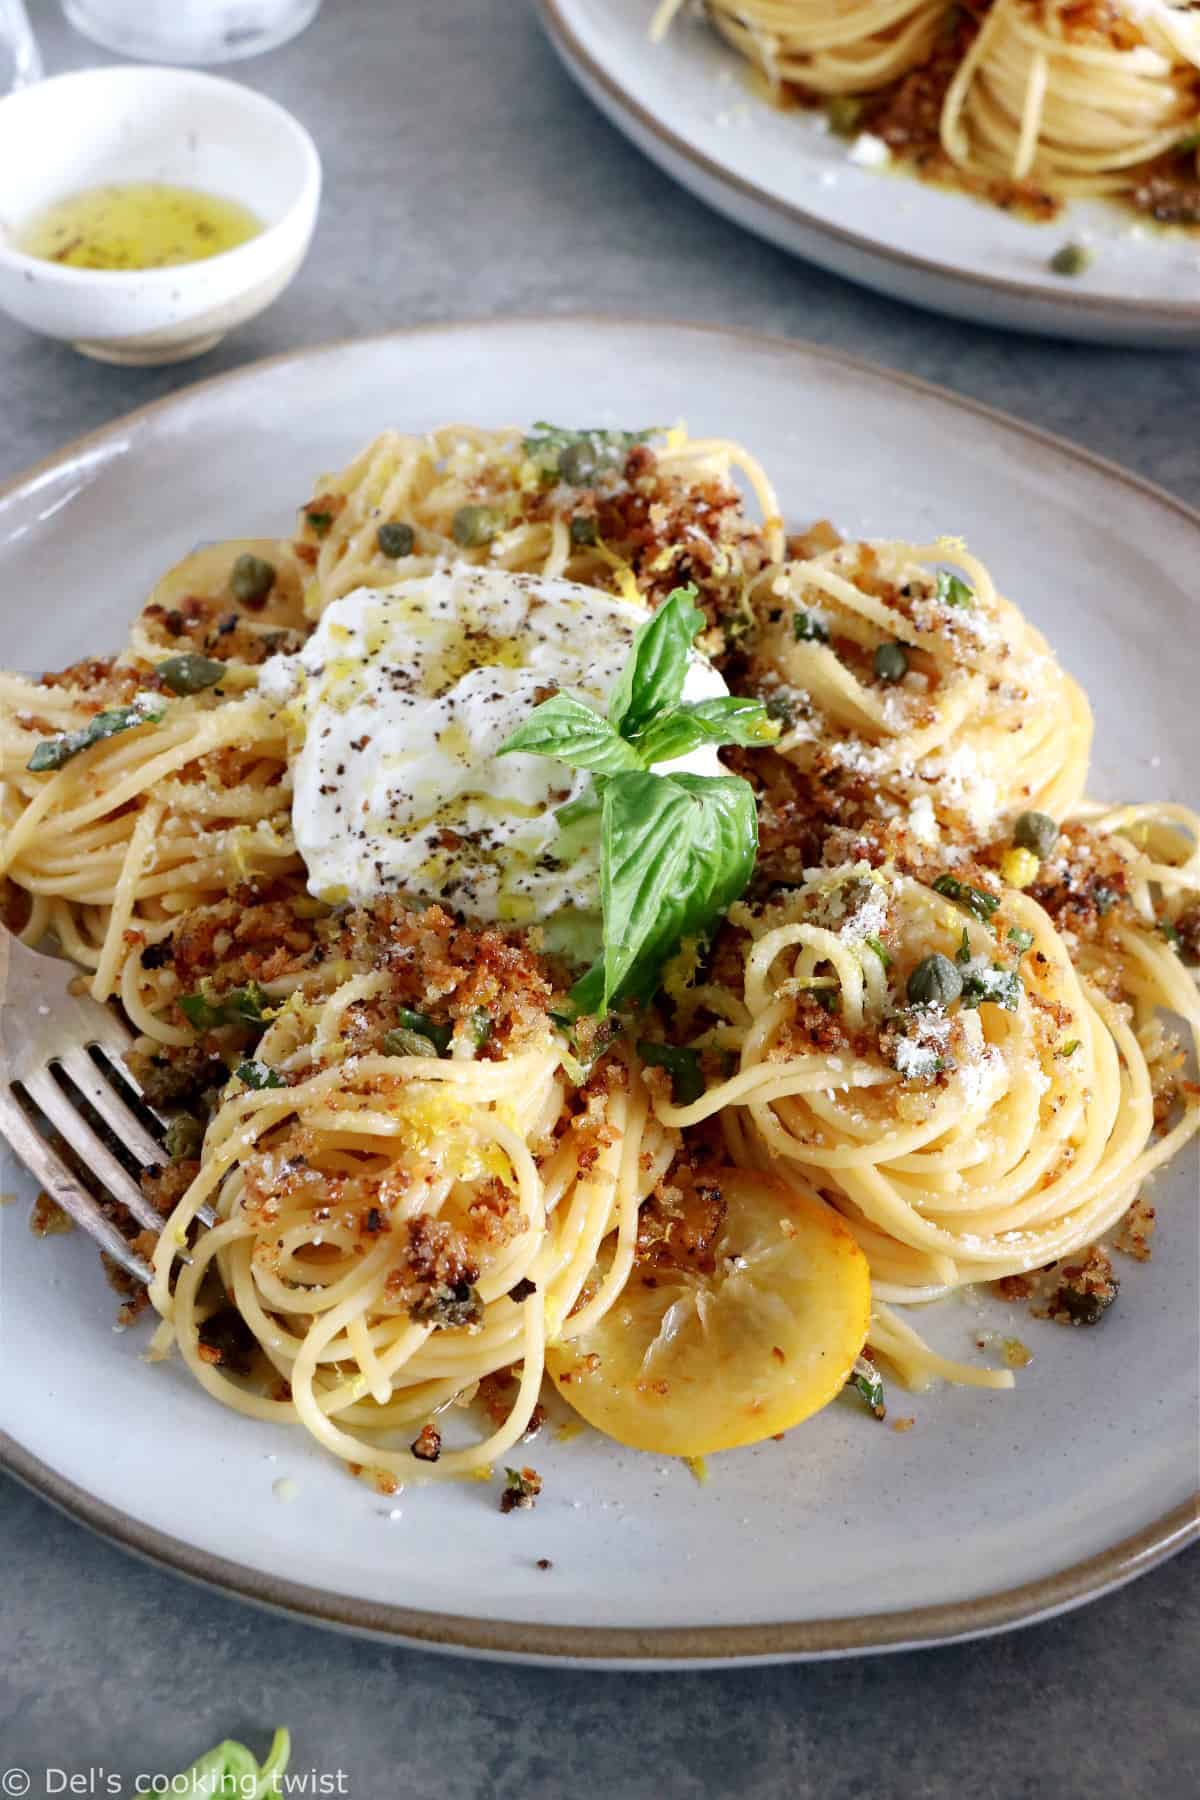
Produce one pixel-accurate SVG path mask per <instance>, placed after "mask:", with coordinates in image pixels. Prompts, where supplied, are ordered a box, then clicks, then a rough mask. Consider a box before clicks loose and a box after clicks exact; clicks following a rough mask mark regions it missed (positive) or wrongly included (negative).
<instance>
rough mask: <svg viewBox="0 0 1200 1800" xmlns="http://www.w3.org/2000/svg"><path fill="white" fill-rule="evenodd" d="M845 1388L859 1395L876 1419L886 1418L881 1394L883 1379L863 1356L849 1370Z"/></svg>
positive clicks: (885, 1409)
mask: <svg viewBox="0 0 1200 1800" xmlns="http://www.w3.org/2000/svg"><path fill="white" fill-rule="evenodd" d="M846 1386H847V1387H848V1388H853V1389H854V1391H855V1393H857V1394H859V1395H861V1397H862V1399H864V1400H865V1401H866V1403H867V1405H868V1406H869V1407H870V1409H871V1411H872V1412H873V1413H874V1415H875V1417H876V1418H877V1419H882V1418H884V1417H885V1416H886V1414H887V1404H886V1402H885V1399H884V1393H883V1377H882V1375H881V1374H880V1373H879V1370H878V1369H877V1368H876V1367H875V1364H874V1363H873V1362H868V1360H867V1358H866V1357H865V1356H860V1357H859V1359H858V1361H857V1362H856V1363H855V1365H854V1367H853V1368H852V1369H851V1371H850V1375H849V1379H848V1380H847V1382H846Z"/></svg>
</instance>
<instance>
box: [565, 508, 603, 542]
mask: <svg viewBox="0 0 1200 1800" xmlns="http://www.w3.org/2000/svg"><path fill="white" fill-rule="evenodd" d="M597 535H598V534H597V531H596V521H595V519H593V518H591V517H590V516H589V515H588V514H587V513H576V514H575V517H574V518H573V519H572V520H571V542H572V543H573V544H594V543H595V542H596V539H597Z"/></svg>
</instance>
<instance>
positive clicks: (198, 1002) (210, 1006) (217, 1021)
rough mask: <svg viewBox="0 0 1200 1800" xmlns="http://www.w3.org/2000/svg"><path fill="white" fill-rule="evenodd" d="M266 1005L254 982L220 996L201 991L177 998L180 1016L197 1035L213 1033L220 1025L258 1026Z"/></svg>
mask: <svg viewBox="0 0 1200 1800" xmlns="http://www.w3.org/2000/svg"><path fill="white" fill-rule="evenodd" d="M268 1005H269V1002H268V1000H267V996H266V995H265V994H264V993H263V991H262V989H261V988H260V987H259V985H258V983H257V982H256V981H251V982H248V983H247V985H246V986H245V987H241V988H230V989H229V990H228V992H226V993H224V994H219V995H214V994H211V993H209V992H207V991H206V990H205V989H204V988H201V989H200V990H199V992H197V993H195V994H181V995H180V996H179V1010H180V1012H181V1013H182V1014H183V1016H184V1018H185V1019H187V1021H188V1022H189V1024H192V1025H194V1026H195V1027H196V1029H197V1031H215V1030H216V1029H217V1027H218V1026H221V1025H261V1024H262V1022H263V1018H264V1014H265V1010H266V1007H267V1006H268Z"/></svg>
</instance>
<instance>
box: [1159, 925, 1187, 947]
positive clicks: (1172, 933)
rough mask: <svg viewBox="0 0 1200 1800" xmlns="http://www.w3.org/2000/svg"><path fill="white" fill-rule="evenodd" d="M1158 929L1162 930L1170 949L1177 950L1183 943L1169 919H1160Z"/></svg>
mask: <svg viewBox="0 0 1200 1800" xmlns="http://www.w3.org/2000/svg"><path fill="white" fill-rule="evenodd" d="M1158 929H1159V930H1160V931H1161V932H1162V934H1163V936H1164V937H1165V938H1166V940H1167V942H1168V944H1170V946H1171V948H1172V950H1178V949H1179V947H1180V945H1181V944H1182V943H1183V939H1182V938H1181V937H1180V935H1179V931H1178V929H1177V928H1176V926H1174V925H1172V923H1171V921H1170V919H1160V920H1159V925H1158Z"/></svg>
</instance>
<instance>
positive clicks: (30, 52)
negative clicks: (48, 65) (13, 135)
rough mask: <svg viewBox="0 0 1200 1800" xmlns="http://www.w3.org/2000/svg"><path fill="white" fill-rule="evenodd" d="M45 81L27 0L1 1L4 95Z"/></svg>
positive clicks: (0, 65)
mask: <svg viewBox="0 0 1200 1800" xmlns="http://www.w3.org/2000/svg"><path fill="white" fill-rule="evenodd" d="M41 79H42V59H41V57H40V56H39V55H38V47H37V40H36V38H35V37H34V35H33V28H32V26H31V25H30V23H29V14H28V13H27V12H26V11H25V3H24V0H0V94H10V93H11V92H12V90H13V89H14V88H19V87H27V86H28V85H29V83H30V82H31V81H40V80H41Z"/></svg>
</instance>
